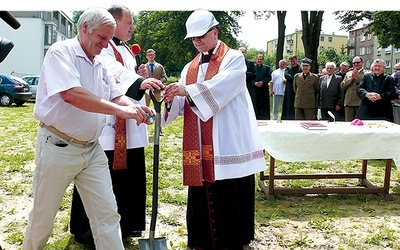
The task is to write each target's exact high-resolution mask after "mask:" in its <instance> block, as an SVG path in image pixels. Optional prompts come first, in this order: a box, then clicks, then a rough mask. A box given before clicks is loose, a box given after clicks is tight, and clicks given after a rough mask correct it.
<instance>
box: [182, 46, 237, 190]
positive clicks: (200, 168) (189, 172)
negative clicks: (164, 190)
mask: <svg viewBox="0 0 400 250" xmlns="http://www.w3.org/2000/svg"><path fill="white" fill-rule="evenodd" d="M229 49H230V48H229V47H228V46H227V45H226V44H225V43H223V42H221V43H220V45H219V47H218V49H217V51H216V52H215V54H213V55H212V56H211V58H210V63H209V64H208V69H207V72H206V76H205V78H204V80H205V81H206V80H209V79H211V78H213V77H214V76H215V75H216V74H217V73H218V70H219V67H220V65H221V62H222V59H223V58H224V56H225V54H226V53H227V52H228V50H229ZM200 56H201V53H199V54H198V55H197V56H196V57H195V58H194V59H193V60H192V62H191V63H190V65H189V69H188V71H187V75H186V85H190V84H194V83H196V82H197V75H198V72H199V67H200V64H199V59H200ZM184 112H185V118H184V123H183V184H184V185H188V186H203V180H204V181H208V182H214V181H215V175H214V151H213V142H212V128H213V117H211V118H210V119H209V120H208V121H206V122H203V121H201V120H198V117H197V115H196V114H195V113H194V112H193V111H192V109H191V107H190V105H189V103H188V102H185V107H184ZM198 121H199V123H200V135H199V127H198V125H199V123H198ZM199 136H200V137H199ZM199 138H200V139H201V141H199ZM200 145H201V150H200Z"/></svg>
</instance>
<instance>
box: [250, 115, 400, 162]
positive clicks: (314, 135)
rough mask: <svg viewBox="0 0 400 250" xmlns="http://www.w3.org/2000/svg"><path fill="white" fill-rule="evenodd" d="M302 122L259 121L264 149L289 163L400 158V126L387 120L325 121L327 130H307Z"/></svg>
mask: <svg viewBox="0 0 400 250" xmlns="http://www.w3.org/2000/svg"><path fill="white" fill-rule="evenodd" d="M263 122H264V121H263ZM300 122H301V121H282V122H281V123H278V122H277V121H266V122H265V123H266V125H265V124H264V125H263V124H260V123H259V127H258V128H259V131H260V136H261V140H262V143H263V147H264V149H265V150H266V151H267V152H268V153H269V154H270V155H271V156H273V157H274V158H275V159H279V160H282V161H288V162H295V161H296V162H305V161H323V160H355V159H365V160H368V159H395V158H400V125H397V124H394V123H390V122H386V121H363V122H364V124H368V125H364V126H354V125H351V124H350V122H336V123H328V122H322V123H324V124H327V126H328V129H327V130H307V129H305V128H303V127H301V125H300ZM378 124H379V125H378Z"/></svg>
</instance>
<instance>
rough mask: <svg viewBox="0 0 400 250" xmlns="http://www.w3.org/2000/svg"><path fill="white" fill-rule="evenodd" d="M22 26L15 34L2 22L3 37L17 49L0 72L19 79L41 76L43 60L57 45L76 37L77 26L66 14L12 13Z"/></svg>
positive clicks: (0, 33) (14, 31) (10, 54)
mask: <svg viewBox="0 0 400 250" xmlns="http://www.w3.org/2000/svg"><path fill="white" fill-rule="evenodd" d="M10 13H11V14H12V15H13V16H14V17H15V18H16V19H17V20H18V21H19V22H20V23H21V27H20V28H19V29H17V30H14V29H13V28H11V27H10V26H8V24H7V23H5V22H3V21H2V20H0V31H1V32H0V36H1V37H4V38H7V39H8V40H11V41H12V42H13V43H14V48H13V49H12V50H11V52H10V53H9V54H8V56H7V58H6V59H5V60H4V61H3V62H2V63H1V64H0V72H1V73H4V74H12V75H16V76H25V75H37V74H39V73H40V70H41V67H42V63H43V59H44V56H45V54H46V52H47V50H48V49H49V47H50V45H52V44H53V43H55V42H56V41H60V40H65V39H68V38H72V37H73V27H74V24H73V22H72V20H71V19H70V18H69V17H68V16H67V15H66V14H65V13H64V12H63V11H10Z"/></svg>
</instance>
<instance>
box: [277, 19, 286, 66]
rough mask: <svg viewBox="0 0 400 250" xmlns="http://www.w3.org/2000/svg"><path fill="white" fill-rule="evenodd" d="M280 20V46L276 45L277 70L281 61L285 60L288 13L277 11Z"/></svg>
mask: <svg viewBox="0 0 400 250" xmlns="http://www.w3.org/2000/svg"><path fill="white" fill-rule="evenodd" d="M276 14H277V18H278V44H277V45H276V46H277V48H276V58H275V68H276V69H277V68H279V61H280V60H281V59H283V45H284V44H285V31H286V25H285V18H286V11H277V12H276Z"/></svg>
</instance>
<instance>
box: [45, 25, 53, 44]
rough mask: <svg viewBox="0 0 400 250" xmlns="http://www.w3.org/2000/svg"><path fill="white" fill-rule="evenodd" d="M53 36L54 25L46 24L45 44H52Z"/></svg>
mask: <svg viewBox="0 0 400 250" xmlns="http://www.w3.org/2000/svg"><path fill="white" fill-rule="evenodd" d="M52 36H53V25H50V24H46V26H45V30H44V44H45V45H50V44H51V41H52Z"/></svg>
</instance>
